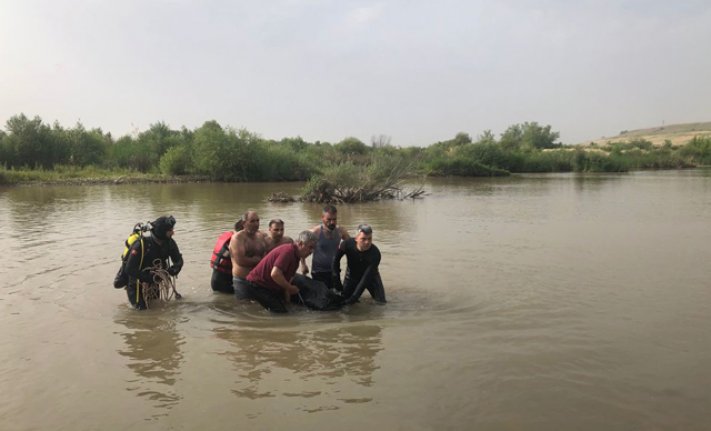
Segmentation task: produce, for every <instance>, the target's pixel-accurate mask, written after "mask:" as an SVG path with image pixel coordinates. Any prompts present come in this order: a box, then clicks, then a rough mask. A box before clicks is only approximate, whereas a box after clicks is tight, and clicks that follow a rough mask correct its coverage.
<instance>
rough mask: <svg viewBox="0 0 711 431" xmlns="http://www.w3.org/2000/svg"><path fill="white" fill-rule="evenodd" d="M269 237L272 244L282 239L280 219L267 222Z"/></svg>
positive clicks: (282, 227) (281, 221)
mask: <svg viewBox="0 0 711 431" xmlns="http://www.w3.org/2000/svg"><path fill="white" fill-rule="evenodd" d="M269 236H270V237H272V240H274V242H279V241H280V240H281V239H282V238H283V237H284V221H283V220H282V219H280V218H275V219H271V220H270V221H269Z"/></svg>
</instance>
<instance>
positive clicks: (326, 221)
mask: <svg viewBox="0 0 711 431" xmlns="http://www.w3.org/2000/svg"><path fill="white" fill-rule="evenodd" d="M321 221H322V222H323V225H324V227H325V228H326V229H328V230H333V229H335V228H336V223H337V222H338V210H337V209H336V207H335V206H333V205H326V206H325V207H323V213H322V214H321Z"/></svg>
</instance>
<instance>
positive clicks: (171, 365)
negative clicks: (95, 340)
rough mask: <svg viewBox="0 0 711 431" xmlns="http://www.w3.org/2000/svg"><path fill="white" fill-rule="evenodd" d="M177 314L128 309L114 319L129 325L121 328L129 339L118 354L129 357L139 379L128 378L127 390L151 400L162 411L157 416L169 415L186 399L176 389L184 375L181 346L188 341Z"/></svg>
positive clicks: (122, 334) (128, 362) (129, 364)
mask: <svg viewBox="0 0 711 431" xmlns="http://www.w3.org/2000/svg"><path fill="white" fill-rule="evenodd" d="M175 317H176V316H174V315H170V314H166V313H165V310H151V311H148V312H146V313H135V312H134V311H133V310H125V312H123V313H121V314H120V315H119V316H117V317H116V318H115V319H114V322H115V323H116V324H117V325H120V326H121V327H124V328H125V331H120V332H118V334H119V335H120V336H121V338H123V340H124V343H125V346H124V348H122V349H119V350H118V354H119V355H121V356H123V357H125V358H126V359H127V367H128V368H129V369H130V370H131V371H133V372H134V373H135V374H136V378H135V379H132V380H129V381H127V382H126V383H127V386H126V390H127V391H129V392H134V393H135V394H136V396H138V397H141V398H145V399H146V400H147V401H150V402H151V403H152V404H153V407H154V408H155V409H157V410H158V411H159V413H156V414H155V415H154V417H155V416H161V415H167V414H168V411H169V410H170V409H172V408H173V407H175V406H176V405H177V404H178V403H179V402H180V400H181V399H182V396H181V395H180V394H179V393H178V392H177V391H175V390H174V389H173V387H174V385H175V383H176V380H177V378H178V376H179V375H180V366H181V365H182V362H183V353H182V352H181V349H180V346H181V345H182V344H183V343H184V340H183V336H182V335H181V334H179V333H178V331H177V329H176V324H177V322H176V319H175Z"/></svg>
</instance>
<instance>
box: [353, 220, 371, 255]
mask: <svg viewBox="0 0 711 431" xmlns="http://www.w3.org/2000/svg"><path fill="white" fill-rule="evenodd" d="M355 242H356V248H357V249H358V250H359V251H366V250H368V249H369V248H370V246H372V245H373V228H372V227H371V226H370V225H369V224H366V223H363V224H359V225H358V227H357V228H356V237H355Z"/></svg>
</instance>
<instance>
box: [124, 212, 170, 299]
mask: <svg viewBox="0 0 711 431" xmlns="http://www.w3.org/2000/svg"><path fill="white" fill-rule="evenodd" d="M174 226H175V218H174V217H173V216H162V217H158V218H157V219H156V220H155V221H154V222H151V233H150V235H147V236H143V237H141V238H140V239H138V240H136V241H134V242H133V244H131V248H130V251H129V253H128V258H127V260H126V274H128V286H126V292H127V293H128V300H129V302H130V303H131V305H133V306H134V307H135V308H137V309H139V310H145V309H146V308H147V307H146V302H145V300H144V298H143V292H142V290H143V289H142V288H141V282H146V283H153V282H154V280H153V271H152V270H151V269H152V268H153V266H154V263H157V261H158V262H159V265H160V267H161V268H162V269H166V270H167V271H168V273H169V274H170V275H172V276H176V275H178V273H179V272H180V270H181V269H182V268H183V256H182V255H181V254H180V250H179V249H178V244H176V242H175V240H174V239H173V228H174ZM168 259H170V261H172V265H170V266H169V260H168Z"/></svg>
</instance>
